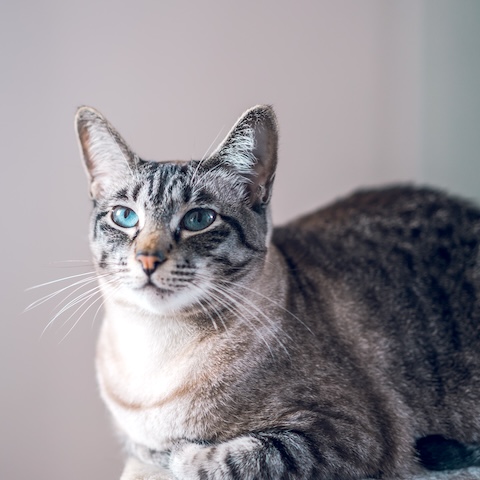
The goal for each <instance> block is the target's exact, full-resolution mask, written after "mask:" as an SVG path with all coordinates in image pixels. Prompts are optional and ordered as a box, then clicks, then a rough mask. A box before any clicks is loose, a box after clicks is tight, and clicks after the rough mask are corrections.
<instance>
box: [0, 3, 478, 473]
mask: <svg viewBox="0 0 480 480" xmlns="http://www.w3.org/2000/svg"><path fill="white" fill-rule="evenodd" d="M479 4H480V2H477V1H475V0H473V1H467V0H460V1H458V0H451V1H450V2H449V1H443V0H430V1H428V0H426V1H422V0H398V1H387V0H364V1H361V2H360V1H358V0H315V1H313V0H312V1H295V2H293V1H291V2H289V1H278V0H276V1H274V0H260V1H253V0H244V1H242V2H233V1H216V2H214V1H203V2H194V1H191V2H181V1H175V2H174V1H173V0H150V1H136V2H118V1H113V0H106V1H93V0H84V1H83V2H69V1H60V0H45V1H42V2H38V1H33V0H24V1H17V0H4V1H3V2H2V3H1V5H0V49H1V64H0V69H1V70H0V72H1V75H0V86H1V88H0V100H1V102H0V105H1V107H2V109H1V112H0V139H1V158H2V160H1V161H2V166H3V167H2V169H3V173H2V175H0V182H1V188H0V195H1V205H2V215H1V217H0V218H1V219H2V227H1V232H2V235H1V237H0V238H1V240H0V241H1V252H2V253H3V262H2V265H3V266H2V280H1V282H2V288H1V291H0V293H1V295H2V298H1V307H2V313H1V323H0V325H1V326H0V328H1V332H0V341H1V348H0V351H1V357H0V359H1V363H0V375H1V378H0V385H1V410H0V417H1V425H0V431H1V432H2V433H1V435H0V478H2V479H30V478H35V479H37V480H43V479H45V480H46V479H48V480H56V479H66V478H68V479H69V480H77V479H78V480H85V479H94V478H95V479H96V478H104V479H107V478H111V479H114V478H116V475H118V472H119V471H120V468H121V467H120V465H121V462H120V457H121V456H120V453H119V449H118V447H117V444H116V442H115V440H114V436H113V434H112V433H111V429H110V426H109V421H108V416H107V414H106V412H105V410H104V408H103V406H102V405H101V403H100V401H99V400H98V398H97V392H96V387H95V379H94V370H93V355H94V344H95V336H96V330H97V328H98V324H99V319H98V318H97V319H96V320H95V322H93V317H94V313H95V310H96V308H97V307H96V306H94V307H92V309H91V310H90V311H88V312H87V313H86V314H85V315H84V317H83V318H82V319H81V320H80V321H79V322H78V324H77V325H76V327H75V328H74V329H73V331H72V332H71V333H70V334H69V335H68V336H67V338H65V340H63V341H62V342H60V341H61V340H62V338H63V337H64V335H65V334H66V333H67V332H68V331H69V329H70V327H71V326H72V325H73V324H74V323H75V319H76V318H78V315H77V316H74V318H72V319H68V316H69V315H63V316H62V317H61V318H59V319H58V320H57V321H56V322H55V323H54V324H53V325H52V326H51V328H49V329H48V330H47V331H46V332H45V334H44V335H43V336H42V337H41V336H40V335H41V332H42V330H43V329H44V327H45V326H46V325H47V323H48V322H49V320H50V319H51V318H52V310H53V308H54V307H55V305H56V304H57V303H58V301H59V300H60V299H61V298H62V295H59V296H58V300H57V299H56V298H55V299H52V300H51V301H49V302H47V303H46V304H45V305H42V306H41V307H39V308H38V309H36V310H34V311H32V312H29V313H26V314H23V315H21V314H20V312H21V311H22V310H23V309H24V308H25V306H26V305H27V304H28V303H30V302H31V301H33V300H35V299H38V298H40V297H41V296H42V295H46V294H48V293H50V292H53V291H54V290H55V285H51V286H49V287H44V288H41V289H38V290H34V291H29V292H25V291H24V290H25V288H27V287H29V286H32V285H36V284H39V283H42V282H47V281H50V280H54V279H56V278H60V277H62V276H67V275H74V274H78V273H81V272H83V271H86V270H85V268H86V269H87V270H88V267H85V268H83V269H82V268H80V267H79V266H78V265H79V264H78V263H73V264H72V263H60V264H59V263H55V262H58V261H65V260H87V259H88V258H89V252H88V247H87V222H88V212H89V202H88V199H87V186H86V182H85V179H84V174H83V169H82V166H81V164H80V161H79V156H78V152H77V146H76V141H75V138H74V134H73V114H74V111H75V107H76V106H78V105H80V104H84V103H86V104H91V105H93V106H96V107H97V108H99V109H100V110H102V111H103V112H104V113H105V114H106V115H107V116H108V117H109V118H110V120H111V121H112V122H113V123H114V124H115V125H116V126H117V127H118V129H119V130H120V131H121V132H122V133H123V135H124V136H125V137H126V138H127V140H128V141H129V142H130V144H131V145H132V146H133V147H134V148H135V149H136V150H137V151H138V153H139V154H140V155H143V156H144V157H146V158H156V159H172V158H191V157H197V158H198V157H200V156H202V155H203V154H204V152H205V150H206V149H207V148H208V146H209V145H210V143H211V142H212V140H213V139H214V138H215V137H216V136H217V134H219V132H220V137H221V136H222V135H223V134H225V133H226V132H227V131H228V129H229V127H230V126H231V124H232V123H233V122H234V121H235V119H236V117H237V116H238V115H239V114H240V113H241V112H242V111H243V110H244V109H246V108H248V107H250V106H251V105H254V104H256V103H271V104H273V105H274V106H275V108H276V110H277V114H278V117H279V121H280V131H281V142H280V166H279V172H278V176H277V179H278V180H277V184H276V190H275V193H274V201H273V207H274V218H275V219H276V221H277V222H282V221H285V220H286V219H288V218H291V217H293V216H294V215H296V214H298V213H300V212H303V211H306V210H309V209H312V208H314V207H315V206H317V205H320V204H322V203H325V202H327V201H330V200H331V199H333V198H334V197H337V196H339V195H343V194H345V193H346V192H348V191H349V190H351V189H353V188H357V187H359V186H362V185H372V184H378V183H383V182H398V181H412V180H420V181H430V180H432V181H434V182H436V183H437V182H438V183H439V184H442V185H445V186H449V187H450V188H452V189H453V190H454V191H456V192H459V193H461V192H464V193H466V194H467V195H469V196H476V198H480V196H479V194H478V189H477V179H478V178H479V174H480V168H479V162H478V160H477V146H478V139H479V138H480V136H479V135H478V133H477V132H478V127H479V123H478V118H479V117H478V115H479V114H478V112H479V111H480V108H478V107H480V105H479V98H480V97H479V95H478V94H477V88H478V85H479V82H478V73H479V69H478V67H479V62H478V51H479V47H480V42H479V34H478V33H477V31H478V28H476V27H477V25H478V20H479V19H480V16H479V13H480V12H479V9H478V6H479ZM454 5H455V6H454ZM453 11H455V13H454V14H453V13H452V12H453ZM445 52H448V55H447V56H445ZM472 52H475V55H473V54H472ZM446 58H448V61H446V60H445V59H446ZM439 59H440V60H441V61H439ZM442 59H443V60H442ZM444 60H445V61H444ZM452 112H453V113H454V116H453V117H452V116H451V115H450V114H451V113H452ZM459 159H460V160H459ZM452 172H453V173H452ZM75 265H76V266H75ZM67 283H68V282H67ZM67 283H65V285H66V284H67ZM59 285H62V286H63V285H64V284H59ZM97 305H98V304H97ZM64 322H65V325H63V323H64ZM92 323H94V324H93V327H92Z"/></svg>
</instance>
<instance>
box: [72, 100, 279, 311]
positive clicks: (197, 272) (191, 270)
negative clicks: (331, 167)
mask: <svg viewBox="0 0 480 480" xmlns="http://www.w3.org/2000/svg"><path fill="white" fill-rule="evenodd" d="M77 129H78V133H79V139H80V144H81V147H82V151H83V156H84V159H85V163H86V166H87V171H88V174H89V178H90V181H91V192H92V197H93V199H94V210H93V214H92V222H91V236H90V238H91V247H92V252H93V257H94V261H95V263H96V266H97V270H98V273H99V278H100V281H101V283H102V285H103V289H104V295H105V297H106V300H108V301H115V302H121V303H126V304H130V305H133V306H136V307H140V308H142V309H144V310H147V311H150V312H153V313H159V314H168V313H171V312H175V311H179V310H182V309H183V310H192V309H193V310H195V309H197V310H199V311H202V310H205V311H208V310H209V309H211V308H218V305H222V304H226V302H225V299H226V296H227V295H229V294H230V293H228V292H229V286H230V285H233V284H234V283H235V282H245V281H247V279H248V278H249V277H250V276H252V275H254V274H255V272H256V271H257V270H258V269H259V268H261V265H262V263H263V261H264V258H265V254H266V250H267V244H268V237H269V231H270V226H269V212H268V202H269V199H270V193H271V187H272V182H273V177H274V172H275V166H276V141H277V138H276V128H275V119H274V116H273V112H272V111H271V109H269V108H268V107H256V108H254V109H252V110H249V111H248V112H246V114H245V115H244V116H243V117H242V118H241V119H240V120H239V121H238V122H237V124H236V125H235V126H234V128H233V129H232V131H231V132H230V134H229V135H228V136H227V138H226V140H225V141H224V142H223V143H222V144H221V145H220V147H219V148H218V149H217V150H216V151H215V152H214V154H212V155H211V156H210V157H209V158H207V159H205V160H203V161H190V162H164V163H159V162H146V161H143V160H140V159H139V158H138V157H137V156H136V155H135V154H133V153H132V152H131V151H130V149H129V148H128V147H127V146H126V143H125V142H124V141H123V139H121V137H120V136H119V135H118V133H117V132H116V131H115V130H114V129H113V127H112V126H111V125H110V124H109V123H108V122H107V121H106V120H105V119H104V118H103V117H102V116H101V115H100V114H99V113H98V112H96V111H95V110H93V109H90V108H87V107H83V108H81V109H79V111H78V114H77ZM215 305H216V307H215ZM230 308H232V307H230Z"/></svg>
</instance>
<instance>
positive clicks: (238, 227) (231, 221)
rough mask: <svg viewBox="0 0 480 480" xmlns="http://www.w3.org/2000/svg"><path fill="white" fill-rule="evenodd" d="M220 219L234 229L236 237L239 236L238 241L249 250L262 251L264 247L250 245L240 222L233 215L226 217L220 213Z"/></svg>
mask: <svg viewBox="0 0 480 480" xmlns="http://www.w3.org/2000/svg"><path fill="white" fill-rule="evenodd" d="M221 217H222V220H223V221H225V222H226V223H228V224H229V225H230V226H231V227H232V228H233V229H234V230H236V232H237V235H238V237H239V238H240V241H241V242H242V243H243V244H244V245H245V246H246V247H247V248H249V249H250V250H253V251H254V252H264V251H265V250H266V248H258V247H256V246H255V245H252V244H251V243H250V242H249V241H248V240H247V237H246V235H245V232H244V231H243V227H242V225H241V223H240V222H239V221H238V220H236V219H235V218H233V217H228V216H225V215H222V216H221Z"/></svg>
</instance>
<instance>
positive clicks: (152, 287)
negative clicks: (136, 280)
mask: <svg viewBox="0 0 480 480" xmlns="http://www.w3.org/2000/svg"><path fill="white" fill-rule="evenodd" d="M139 290H145V291H148V292H153V293H155V294H157V295H162V296H163V295H173V294H174V293H175V291H174V290H172V289H170V288H164V287H159V286H158V285H156V284H155V283H154V282H152V280H151V279H149V280H147V282H145V284H144V285H143V286H142V287H140V288H139Z"/></svg>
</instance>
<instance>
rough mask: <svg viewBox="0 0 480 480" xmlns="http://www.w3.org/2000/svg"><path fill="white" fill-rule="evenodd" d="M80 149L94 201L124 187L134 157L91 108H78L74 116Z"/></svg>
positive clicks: (106, 121) (117, 135) (130, 172)
mask: <svg viewBox="0 0 480 480" xmlns="http://www.w3.org/2000/svg"><path fill="white" fill-rule="evenodd" d="M75 127H76V131H77V135H78V141H79V144H80V149H81V152H82V155H83V160H84V162H85V166H86V169H87V175H88V177H89V180H90V195H91V196H92V198H94V199H98V198H101V197H102V196H105V194H107V193H108V192H111V191H112V190H115V189H116V188H118V186H120V185H124V184H125V181H126V180H127V179H128V177H129V176H131V175H132V167H133V166H134V164H135V162H136V161H137V157H136V156H135V154H134V153H133V152H132V151H131V150H130V148H129V147H128V146H127V144H126V142H125V141H124V140H123V138H122V137H121V136H120V135H119V133H118V132H117V131H116V130H115V129H114V128H113V126H112V125H111V124H110V123H109V122H108V120H107V119H106V118H105V117H104V116H103V115H102V114H101V113H100V112H99V111H98V110H95V109H94V108H92V107H80V108H79V109H78V110H77V114H76V115H75Z"/></svg>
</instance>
